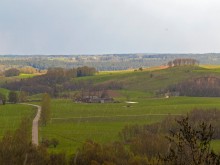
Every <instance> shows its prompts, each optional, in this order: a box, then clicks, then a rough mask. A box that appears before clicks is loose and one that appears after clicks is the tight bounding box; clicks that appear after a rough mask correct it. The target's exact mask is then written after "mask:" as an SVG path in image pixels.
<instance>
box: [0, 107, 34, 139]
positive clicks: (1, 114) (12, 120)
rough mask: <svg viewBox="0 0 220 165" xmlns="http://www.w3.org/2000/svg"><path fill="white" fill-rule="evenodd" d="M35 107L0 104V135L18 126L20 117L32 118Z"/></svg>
mask: <svg viewBox="0 0 220 165" xmlns="http://www.w3.org/2000/svg"><path fill="white" fill-rule="evenodd" d="M35 113H36V110H35V108H33V107H31V106H27V105H21V104H6V105H0V137H2V136H3V135H4V134H5V133H6V132H7V131H14V130H16V129H17V128H18V127H19V124H20V123H21V121H22V119H24V118H34V116H35Z"/></svg>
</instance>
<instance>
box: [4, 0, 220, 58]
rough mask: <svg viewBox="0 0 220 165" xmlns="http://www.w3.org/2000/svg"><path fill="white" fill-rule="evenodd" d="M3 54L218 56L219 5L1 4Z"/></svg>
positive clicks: (35, 0) (32, 0)
mask: <svg viewBox="0 0 220 165" xmlns="http://www.w3.org/2000/svg"><path fill="white" fill-rule="evenodd" d="M0 6H1V10H0V54H24V55H29V54H54V55H59V54H61V55H62V54H115V53H117V54H118V53H219V52H220V46H219V43H220V34H219V31H220V23H219V22H218V21H219V20H220V10H219V7H220V1H218V0H209V1H208V0H179V1H176V0H92V1H91V0H62V1H59V0H3V1H1V2H0Z"/></svg>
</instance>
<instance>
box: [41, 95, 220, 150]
mask: <svg viewBox="0 0 220 165" xmlns="http://www.w3.org/2000/svg"><path fill="white" fill-rule="evenodd" d="M132 101H136V102H138V103H136V104H129V107H128V104H127V103H125V102H121V103H111V104H110V103H109V104H82V103H74V102H72V101H70V100H53V102H52V119H51V121H50V123H49V124H48V125H47V126H46V127H41V128H40V135H41V137H40V138H49V139H50V138H53V137H54V138H57V139H58V140H59V141H60V144H59V145H58V147H57V148H55V149H54V148H50V150H51V151H55V152H56V151H65V152H67V153H73V152H74V151H75V150H76V149H77V148H78V147H80V146H81V145H82V143H83V142H84V141H85V140H86V139H92V140H95V141H98V142H101V143H103V142H111V141H114V140H117V139H118V132H119V131H120V130H121V129H122V128H123V127H124V126H126V125H130V124H150V123H155V122H159V121H161V120H162V119H163V118H164V117H166V116H167V115H169V114H170V115H180V114H186V113H187V112H189V111H190V110H192V109H194V108H204V109H209V108H220V100H219V98H192V97H174V98H170V99H164V98H160V99H156V98H155V99H154V98H151V99H149V98H148V99H147V98H146V99H143V98H135V99H134V100H132Z"/></svg>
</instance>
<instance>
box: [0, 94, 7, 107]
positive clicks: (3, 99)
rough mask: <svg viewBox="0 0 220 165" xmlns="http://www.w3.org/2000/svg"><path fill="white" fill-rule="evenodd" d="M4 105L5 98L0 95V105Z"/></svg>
mask: <svg viewBox="0 0 220 165" xmlns="http://www.w3.org/2000/svg"><path fill="white" fill-rule="evenodd" d="M1 103H2V104H3V105H5V103H6V96H5V95H4V94H3V93H0V104H1Z"/></svg>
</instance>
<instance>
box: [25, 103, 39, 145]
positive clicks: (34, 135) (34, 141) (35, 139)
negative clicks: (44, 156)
mask: <svg viewBox="0 0 220 165" xmlns="http://www.w3.org/2000/svg"><path fill="white" fill-rule="evenodd" d="M23 104H24V105H30V106H33V107H37V114H36V116H35V118H34V120H33V124H32V144H33V145H36V146H38V144H39V142H38V121H39V120H40V114H41V106H39V105H34V104H26V103H23Z"/></svg>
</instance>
